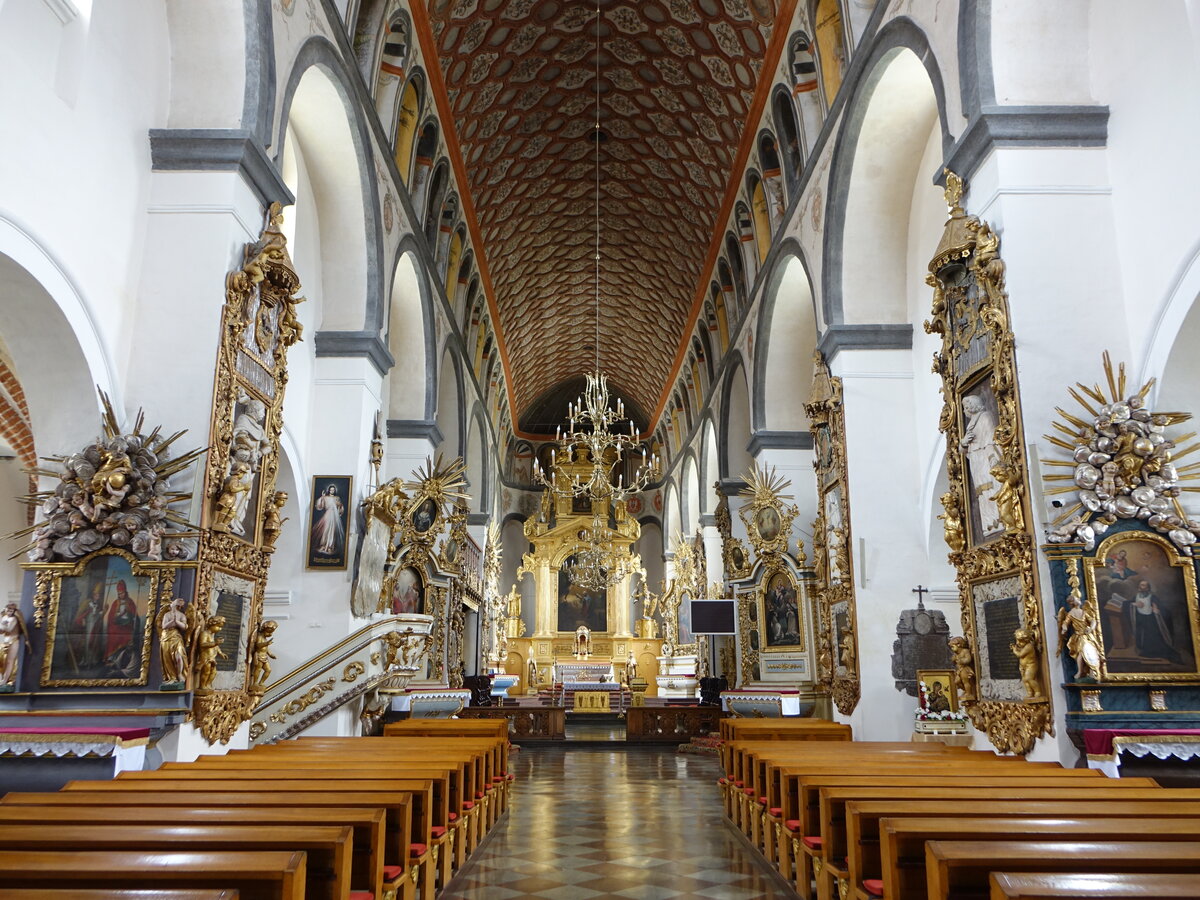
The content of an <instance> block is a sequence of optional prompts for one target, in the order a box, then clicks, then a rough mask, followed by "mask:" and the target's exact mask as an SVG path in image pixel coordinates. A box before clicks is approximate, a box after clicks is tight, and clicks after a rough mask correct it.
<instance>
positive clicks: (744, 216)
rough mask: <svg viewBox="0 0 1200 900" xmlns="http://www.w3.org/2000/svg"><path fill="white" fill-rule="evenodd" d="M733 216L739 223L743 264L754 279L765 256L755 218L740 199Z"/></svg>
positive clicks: (738, 230) (738, 236)
mask: <svg viewBox="0 0 1200 900" xmlns="http://www.w3.org/2000/svg"><path fill="white" fill-rule="evenodd" d="M733 218H734V221H735V222H736V223H737V232H738V233H737V238H738V244H739V245H740V246H741V250H742V253H741V256H742V264H743V265H744V266H745V267H746V271H747V272H748V273H750V279H751V281H753V279H754V276H756V275H757V274H758V267H759V265H760V264H761V263H762V260H763V256H762V253H761V248H760V246H759V244H758V242H757V241H756V239H755V234H754V220H753V218H752V217H751V215H750V207H749V206H747V205H746V204H745V203H743V202H742V201H740V200H739V201H738V203H737V205H736V206H735V207H734V209H733Z"/></svg>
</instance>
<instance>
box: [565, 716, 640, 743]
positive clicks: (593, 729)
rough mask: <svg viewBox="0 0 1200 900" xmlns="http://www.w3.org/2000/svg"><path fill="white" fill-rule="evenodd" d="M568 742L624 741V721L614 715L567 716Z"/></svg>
mask: <svg viewBox="0 0 1200 900" xmlns="http://www.w3.org/2000/svg"><path fill="white" fill-rule="evenodd" d="M566 730H567V740H568V741H624V740H625V720H624V719H619V718H617V717H616V716H615V715H613V716H605V715H588V714H587V713H574V714H570V715H568V716H567V729H566Z"/></svg>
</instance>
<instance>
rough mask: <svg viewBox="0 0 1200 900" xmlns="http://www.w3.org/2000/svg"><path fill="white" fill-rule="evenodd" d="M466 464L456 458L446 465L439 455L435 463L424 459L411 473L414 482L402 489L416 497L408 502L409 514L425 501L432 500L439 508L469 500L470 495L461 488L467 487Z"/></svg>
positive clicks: (406, 483) (406, 484)
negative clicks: (456, 501)
mask: <svg viewBox="0 0 1200 900" xmlns="http://www.w3.org/2000/svg"><path fill="white" fill-rule="evenodd" d="M466 472H467V464H466V463H465V462H463V458H462V457H461V456H456V457H455V458H454V459H453V460H451V461H450V462H448V463H446V462H443V461H442V455H441V454H440V453H439V454H438V456H437V461H436V462H434V461H432V460H430V458H429V457H428V456H427V457H425V464H424V465H423V466H422V467H420V468H418V469H417V470H416V471H415V472H413V475H414V476H415V477H414V480H412V481H407V482H405V483H404V488H405V490H406V491H408V492H409V493H412V494H415V495H416V496H415V497H413V499H412V500H411V501H410V502H409V510H408V511H409V513H412V512H415V511H416V509H417V507H418V506H420V505H421V504H422V503H424V502H425V501H426V500H432V501H433V502H434V503H436V504H438V506H439V507H445V506H447V505H452V504H453V503H454V501H455V500H470V499H471V495H470V494H468V493H467V492H466V491H465V490H463V488H465V487H466V486H467V479H466Z"/></svg>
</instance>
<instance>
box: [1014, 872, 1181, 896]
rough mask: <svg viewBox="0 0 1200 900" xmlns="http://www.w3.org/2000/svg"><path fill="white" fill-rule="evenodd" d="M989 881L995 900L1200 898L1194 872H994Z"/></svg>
mask: <svg viewBox="0 0 1200 900" xmlns="http://www.w3.org/2000/svg"><path fill="white" fill-rule="evenodd" d="M990 880H991V886H992V890H991V894H992V900H1104V898H1106V897H1112V898H1117V897H1121V898H1131V900H1159V898H1162V900H1175V898H1191V900H1196V898H1198V897H1200V882H1198V881H1197V879H1196V876H1195V875H1194V874H1188V875H1162V874H1159V873H1155V872H1138V873H1136V874H1127V875H1115V874H1113V873H1111V872H1101V873H1096V874H1091V873H1086V874H1085V873H1082V872H1016V873H1014V872H993V873H992V877H991V879H990Z"/></svg>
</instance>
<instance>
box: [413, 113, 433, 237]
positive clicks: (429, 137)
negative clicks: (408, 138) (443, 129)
mask: <svg viewBox="0 0 1200 900" xmlns="http://www.w3.org/2000/svg"><path fill="white" fill-rule="evenodd" d="M437 147H438V125H437V120H436V119H430V120H429V121H428V122H426V123H425V127H424V128H422V129H421V135H420V137H418V138H417V149H416V158H415V159H414V160H413V163H412V180H411V181H410V182H409V183H408V195H409V197H411V198H412V205H413V209H414V210H416V213H417V215H418V216H419V215H421V214H422V212H424V210H425V203H426V199H427V198H428V196H429V182H430V180H431V177H430V176H431V175H432V174H433V157H434V154H435V153H437Z"/></svg>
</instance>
